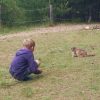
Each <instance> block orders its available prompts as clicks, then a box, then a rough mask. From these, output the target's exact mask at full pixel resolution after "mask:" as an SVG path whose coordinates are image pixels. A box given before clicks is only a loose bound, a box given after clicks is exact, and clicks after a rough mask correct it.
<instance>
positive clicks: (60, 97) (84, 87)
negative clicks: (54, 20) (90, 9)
mask: <svg viewBox="0 0 100 100" xmlns="http://www.w3.org/2000/svg"><path fill="white" fill-rule="evenodd" d="M26 37H28V36H25V37H16V38H8V39H5V40H1V41H0V100H100V30H76V31H75V30H73V29H72V30H71V31H68V32H67V31H65V32H57V33H42V34H33V35H31V36H29V37H31V38H33V39H34V40H35V41H36V48H35V52H34V54H35V58H37V59H41V69H42V70H43V73H42V74H41V75H39V76H38V75H34V74H33V75H31V77H32V78H33V80H31V81H27V82H19V81H16V80H14V79H13V78H12V77H11V76H10V74H9V71H8V70H9V65H10V62H11V60H12V58H13V56H14V54H15V52H16V50H18V49H19V48H21V46H22V45H21V42H22V40H23V38H26ZM73 46H76V47H80V48H82V49H85V50H87V51H88V52H89V53H95V56H94V57H85V58H72V56H71V50H70V48H71V47H73Z"/></svg>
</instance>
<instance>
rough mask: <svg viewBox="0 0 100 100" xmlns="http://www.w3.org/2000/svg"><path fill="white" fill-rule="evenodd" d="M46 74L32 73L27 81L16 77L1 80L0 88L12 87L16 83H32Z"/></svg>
mask: <svg viewBox="0 0 100 100" xmlns="http://www.w3.org/2000/svg"><path fill="white" fill-rule="evenodd" d="M44 76H45V75H43V74H41V75H31V76H30V79H29V80H27V81H18V80H15V79H3V80H1V81H0V88H10V87H12V86H15V85H19V84H21V83H30V82H34V81H37V80H39V79H41V78H43V77H44Z"/></svg>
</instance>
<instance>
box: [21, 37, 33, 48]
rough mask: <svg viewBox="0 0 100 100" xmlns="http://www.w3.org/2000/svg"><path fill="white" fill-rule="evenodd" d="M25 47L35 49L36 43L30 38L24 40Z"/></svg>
mask: <svg viewBox="0 0 100 100" xmlns="http://www.w3.org/2000/svg"><path fill="white" fill-rule="evenodd" d="M23 46H25V47H34V46H35V41H33V40H32V39H30V38H28V39H24V40H23Z"/></svg>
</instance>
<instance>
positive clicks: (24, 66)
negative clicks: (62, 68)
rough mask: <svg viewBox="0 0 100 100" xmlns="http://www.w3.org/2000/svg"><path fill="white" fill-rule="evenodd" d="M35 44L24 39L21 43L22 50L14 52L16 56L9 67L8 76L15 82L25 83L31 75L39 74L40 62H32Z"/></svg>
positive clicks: (30, 40)
mask: <svg viewBox="0 0 100 100" xmlns="http://www.w3.org/2000/svg"><path fill="white" fill-rule="evenodd" d="M34 47H35V42H34V41H33V40H32V39H25V40H24V41H23V48H22V49H20V50H18V51H17V52H16V55H15V57H14V59H13V61H12V63H11V66H10V69H9V71H10V74H11V75H12V77H14V78H15V79H17V80H20V81H26V80H28V79H29V77H28V76H29V75H30V74H31V73H34V74H41V72H42V71H41V70H39V68H38V67H39V64H40V62H39V61H38V60H34V55H33V51H34Z"/></svg>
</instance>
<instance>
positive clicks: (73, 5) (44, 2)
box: [0, 0, 100, 26]
mask: <svg viewBox="0 0 100 100" xmlns="http://www.w3.org/2000/svg"><path fill="white" fill-rule="evenodd" d="M49 2H50V3H51V4H52V5H53V18H54V21H56V22H58V21H60V20H63V19H66V20H68V19H69V20H72V21H74V20H75V21H77V20H78V21H88V22H91V21H99V20H100V17H99V16H100V13H99V12H100V6H99V5H100V0H96V2H95V0H92V1H90V0H76V1H75V0H37V1H36V0H1V1H0V4H1V7H2V9H1V21H2V24H4V25H8V26H13V25H16V24H17V25H20V24H30V23H33V22H35V23H41V22H43V21H46V22H48V20H49V15H50V14H49ZM79 19H80V20H79Z"/></svg>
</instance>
